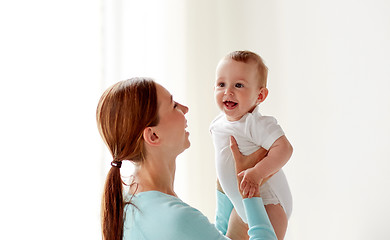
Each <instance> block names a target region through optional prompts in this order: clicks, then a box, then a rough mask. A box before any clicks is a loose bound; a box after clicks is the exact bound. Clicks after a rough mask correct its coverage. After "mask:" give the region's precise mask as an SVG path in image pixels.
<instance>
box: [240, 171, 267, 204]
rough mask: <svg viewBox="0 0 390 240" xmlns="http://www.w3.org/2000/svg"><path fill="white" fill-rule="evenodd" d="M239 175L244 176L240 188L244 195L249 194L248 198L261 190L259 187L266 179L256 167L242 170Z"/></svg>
mask: <svg viewBox="0 0 390 240" xmlns="http://www.w3.org/2000/svg"><path fill="white" fill-rule="evenodd" d="M238 177H239V178H242V180H241V183H240V190H241V192H242V193H243V195H244V196H247V197H248V198H251V197H253V195H254V194H255V193H256V192H258V191H259V187H260V185H261V184H262V182H263V180H264V179H263V178H262V176H260V175H259V174H258V172H257V171H256V169H255V168H254V167H252V168H248V169H247V170H244V171H242V172H240V173H239V174H238Z"/></svg>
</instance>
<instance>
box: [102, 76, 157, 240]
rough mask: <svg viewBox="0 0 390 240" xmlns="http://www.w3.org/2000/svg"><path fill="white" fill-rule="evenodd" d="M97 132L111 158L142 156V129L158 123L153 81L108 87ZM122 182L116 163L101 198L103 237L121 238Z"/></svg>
mask: <svg viewBox="0 0 390 240" xmlns="http://www.w3.org/2000/svg"><path fill="white" fill-rule="evenodd" d="M96 120H97V125H98V129H99V133H100V135H101V136H102V138H103V140H104V142H105V144H106V145H107V147H108V149H109V150H110V153H111V155H112V157H113V161H116V162H121V161H123V160H130V161H132V162H134V163H136V164H139V163H141V162H142V161H143V160H144V159H145V149H144V142H143V136H142V133H143V130H144V129H145V128H146V127H148V126H155V125H157V124H158V105H157V90H156V84H155V82H154V81H153V80H152V79H149V78H132V79H129V80H125V81H121V82H118V83H116V84H114V85H112V86H111V87H109V88H108V89H107V90H106V91H105V92H104V93H103V95H102V97H101V98H100V100H99V103H98V107H97V110H96ZM129 203H130V202H125V200H124V199H123V182H122V179H121V175H120V169H119V168H118V167H111V169H110V171H109V172H108V174H107V178H106V182H105V186H104V192H103V198H102V211H101V222H102V233H103V239H105V240H121V239H122V235H123V224H124V207H125V205H126V204H129Z"/></svg>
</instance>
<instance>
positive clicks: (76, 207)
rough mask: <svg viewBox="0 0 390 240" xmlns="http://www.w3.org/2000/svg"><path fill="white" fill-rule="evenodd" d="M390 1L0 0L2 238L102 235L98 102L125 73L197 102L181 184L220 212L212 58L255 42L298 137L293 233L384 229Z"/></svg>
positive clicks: (270, 106) (269, 103) (277, 112)
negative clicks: (212, 133)
mask: <svg viewBox="0 0 390 240" xmlns="http://www.w3.org/2000/svg"><path fill="white" fill-rule="evenodd" d="M389 12H390V3H389V2H388V1H384V0H360V1H352V0H337V1H336V0H328V1H321V0H312V1H306V0H297V1H287V0H273V1H265V0H243V1H237V0H215V1H210V0H196V1H195V0H166V1H162V0H160V1H158V0H154V1H152V0H143V1H135V0H112V1H109V0H99V1H96V0H83V1H80V0H77V1H76V0H67V1H64V0H62V1H61V0H56V1H49V0H36V1H27V0H19V1H0V31H1V32H0V34H1V37H0V68H1V70H0V91H1V93H0V111H1V117H0V141H1V142H0V159H1V162H2V164H1V168H0V187H1V192H2V194H1V195H2V197H1V198H0V212H1V214H0V219H1V222H2V227H1V229H2V230H1V231H0V238H1V239H26V238H30V239H53V238H55V239H101V234H100V220H99V216H100V200H101V192H102V188H103V183H104V178H105V175H106V172H107V170H108V168H109V167H110V161H111V158H110V156H109V154H108V150H107V149H106V148H105V146H104V145H103V142H102V140H101V138H100V136H99V134H98V131H97V128H96V122H95V110H96V106H97V102H98V100H99V97H100V95H101V94H102V92H103V91H104V90H105V89H106V88H107V87H108V86H110V85H111V84H113V83H115V82H117V81H120V80H124V79H127V78H130V77H133V76H148V77H153V78H154V79H156V81H157V82H159V83H161V84H162V85H164V86H165V87H166V88H167V89H168V90H169V91H170V92H171V93H172V94H173V96H174V98H175V100H176V101H179V102H181V103H183V104H185V105H187V106H188V107H189V108H190V111H189V113H188V114H187V119H188V125H189V128H188V129H189V131H190V132H191V135H190V140H191V144H192V146H191V148H190V149H188V150H187V151H185V152H184V153H183V154H182V155H181V156H180V157H179V159H178V162H177V165H178V167H177V174H176V186H175V187H176V192H177V194H178V195H179V196H180V198H181V199H183V200H184V201H185V202H187V203H189V204H190V205H192V206H194V207H196V208H198V209H199V210H200V211H201V212H203V213H204V214H205V215H206V216H207V217H208V218H209V219H210V221H211V222H214V212H215V180H216V175H215V168H214V159H213V158H214V150H213V146H212V142H211V137H210V134H209V131H208V127H209V124H210V122H211V121H212V119H213V118H214V117H215V116H216V115H217V114H218V109H217V107H216V106H215V104H214V98H213V84H214V71H215V67H216V65H217V62H218V61H219V59H220V58H222V57H223V56H224V55H226V54H227V53H229V52H231V51H234V50H251V51H254V52H256V53H258V54H259V55H261V56H262V57H263V59H264V60H265V63H266V65H267V66H268V68H269V79H268V88H269V91H270V93H269V96H268V98H267V100H266V101H265V102H264V103H263V104H262V105H261V109H262V113H263V114H264V115H273V116H275V117H276V118H277V119H278V121H279V123H280V124H281V126H282V127H283V129H284V130H285V132H286V135H287V137H288V138H289V140H290V142H291V143H292V144H293V146H294V154H293V156H292V158H291V160H290V162H289V163H288V164H287V165H286V166H285V167H284V169H285V173H286V175H287V178H288V180H289V183H290V187H291V191H292V193H293V198H294V210H293V214H292V217H291V219H290V221H289V227H288V231H287V236H286V239H287V240H311V239H319V240H321V239H324V240H325V239H388V238H389V235H390V230H389V228H388V227H387V226H388V223H387V222H388V216H389V214H390V208H389V207H388V206H387V203H388V202H389V201H390V193H389V190H388V189H389V184H390V176H389V168H390V163H389V162H390V161H389V160H390V157H389V156H390V140H389V135H390V127H389V122H390V94H389V93H388V92H389V90H390V66H389V56H390V47H389V44H388V43H389V42H390V15H389V14H388V13H389ZM130 171H131V166H125V167H124V168H123V172H124V175H128V174H130Z"/></svg>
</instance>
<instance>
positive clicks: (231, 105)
mask: <svg viewBox="0 0 390 240" xmlns="http://www.w3.org/2000/svg"><path fill="white" fill-rule="evenodd" d="M223 104H224V105H225V107H226V108H227V109H233V108H235V107H236V106H237V103H236V102H232V101H224V102H223Z"/></svg>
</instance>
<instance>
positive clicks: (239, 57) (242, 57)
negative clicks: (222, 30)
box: [226, 51, 268, 87]
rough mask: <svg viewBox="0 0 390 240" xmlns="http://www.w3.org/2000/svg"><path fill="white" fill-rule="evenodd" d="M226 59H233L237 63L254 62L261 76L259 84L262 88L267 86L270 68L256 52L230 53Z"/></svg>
mask: <svg viewBox="0 0 390 240" xmlns="http://www.w3.org/2000/svg"><path fill="white" fill-rule="evenodd" d="M226 58H230V59H233V60H235V61H237V62H244V63H248V62H249V61H253V62H254V63H255V64H256V67H257V72H258V75H259V82H260V86H261V87H266V86H267V76H268V68H267V66H266V65H265V64H264V62H263V59H262V58H261V57H260V56H259V55H257V54H256V53H254V52H251V51H234V52H231V53H229V54H228V55H227V56H226Z"/></svg>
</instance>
